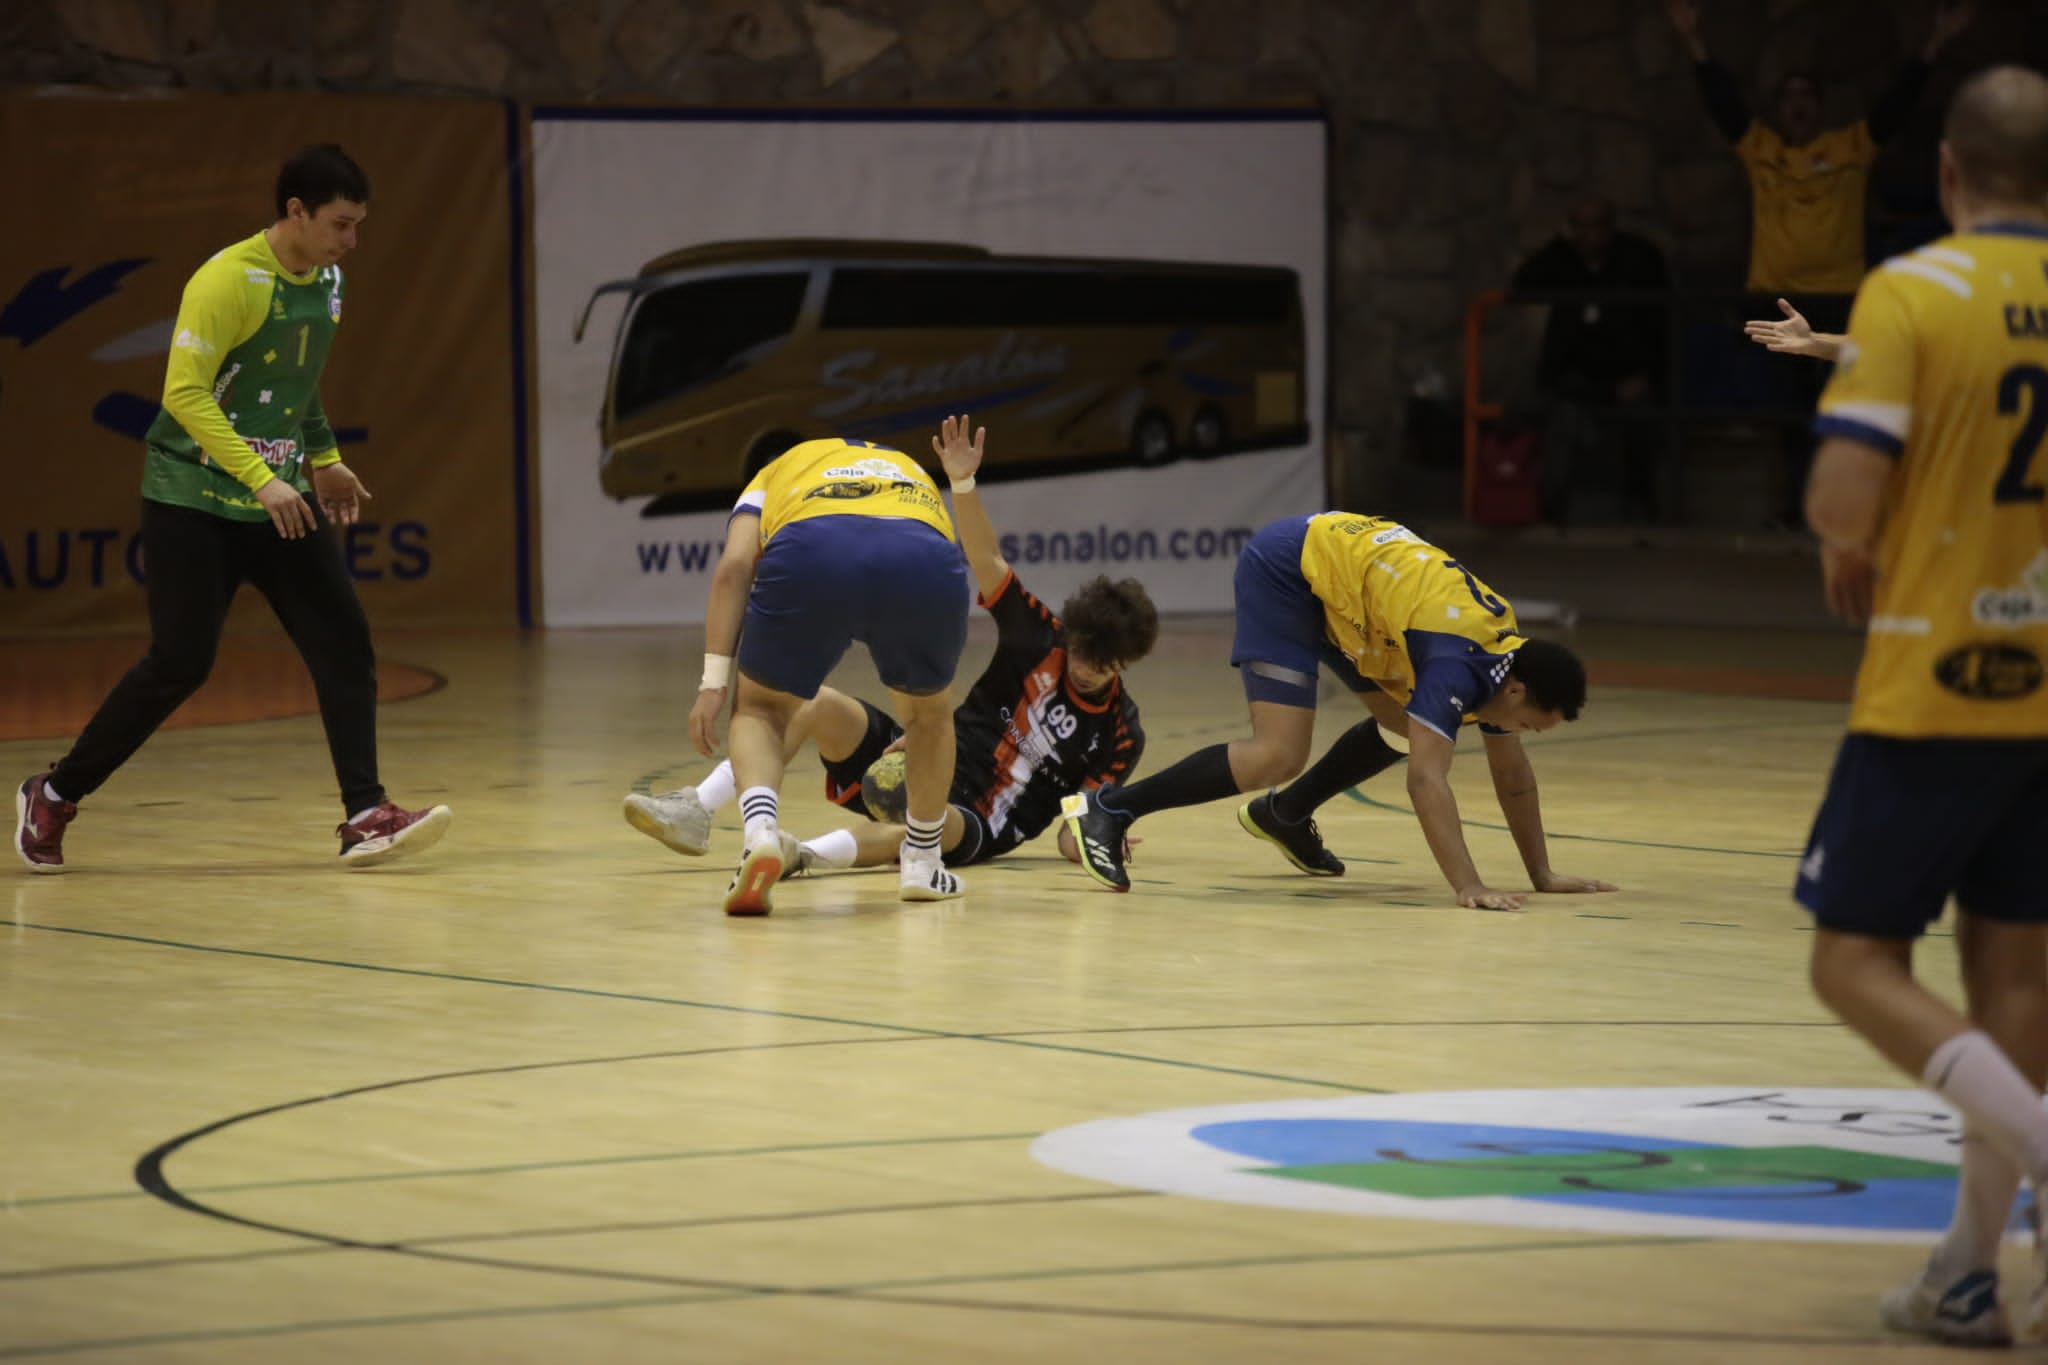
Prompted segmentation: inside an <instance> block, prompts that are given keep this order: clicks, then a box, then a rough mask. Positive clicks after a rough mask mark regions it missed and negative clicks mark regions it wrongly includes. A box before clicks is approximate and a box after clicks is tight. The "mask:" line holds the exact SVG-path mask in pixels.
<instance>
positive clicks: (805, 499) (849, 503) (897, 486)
mask: <svg viewBox="0 0 2048 1365" xmlns="http://www.w3.org/2000/svg"><path fill="white" fill-rule="evenodd" d="M732 510H733V512H734V514H738V513H740V512H757V513H759V514H760V517H761V544H762V545H764V546H765V545H767V543H768V541H769V538H770V537H772V536H773V535H774V534H775V533H776V532H777V531H779V530H781V529H782V528H783V527H785V526H787V525H789V524H790V523H791V522H795V521H806V520H808V519H810V518H811V517H825V516H860V517H897V518H901V519H903V520H905V521H921V522H923V523H924V524H925V525H927V526H929V527H931V528H932V529H933V530H935V531H937V532H938V533H939V534H940V535H942V536H944V537H945V538H946V539H948V540H954V539H956V537H955V535H954V534H953V518H952V516H951V515H950V514H949V513H948V512H947V511H946V504H945V500H944V499H942V498H941V497H940V496H939V486H938V484H936V483H934V482H933V481H932V476H931V475H929V474H927V473H925V472H924V470H923V468H922V467H920V466H919V464H918V463H917V461H916V460H913V459H911V458H910V457H909V456H908V455H905V454H904V453H903V452H902V451H900V450H890V449H888V448H887V447H885V446H871V445H869V444H867V443H866V442H865V441H851V440H839V439H837V438H830V439H826V440H822V441H805V442H802V443H801V444H799V445H794V446H791V447H790V448H789V450H788V451H787V452H786V453H784V454H783V455H782V456H781V457H779V458H777V459H774V460H771V461H769V462H768V464H767V465H766V466H765V467H763V468H762V470H761V472H760V473H758V474H756V475H755V476H754V481H753V482H752V483H750V484H748V485H747V486H746V489H745V491H743V492H742V493H741V494H740V497H739V501H738V502H736V503H734V504H733V509H732Z"/></svg>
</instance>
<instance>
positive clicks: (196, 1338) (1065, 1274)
mask: <svg viewBox="0 0 2048 1365" xmlns="http://www.w3.org/2000/svg"><path fill="white" fill-rule="evenodd" d="M1705 1240H1707V1239H1705V1238H1697V1237H1683V1238H1682V1237H1608V1238H1597V1239H1582V1240H1579V1241H1544V1242H1487V1243H1481V1244H1467V1245H1459V1246H1447V1247H1415V1248H1408V1249H1395V1250H1384V1251H1337V1252H1316V1253H1306V1254H1292V1255H1280V1256H1263V1257H1262V1256H1246V1257H1237V1258H1231V1259H1211V1260H1200V1261H1182V1262H1170V1261H1169V1262H1155V1263H1145V1264H1138V1265H1131V1266H1073V1267H1054V1268H1051V1269H1047V1270H1025V1271H1001V1272H995V1273H984V1274H979V1275H945V1276H936V1277H926V1278H919V1279H905V1280H877V1281H872V1282H869V1283H865V1284H861V1283H856V1284H849V1285H820V1286H817V1287H791V1286H778V1285H762V1286H759V1287H758V1288H750V1289H746V1290H739V1291H734V1290H716V1291H698V1292H694V1293H676V1294H652V1295H641V1296H636V1297H633V1298H622V1299H592V1300H581V1301H579V1300H571V1301H569V1302H565V1303H543V1304H520V1305H516V1306H512V1307H503V1308H463V1309H448V1310H444V1311H441V1312H433V1313H397V1314H387V1315H381V1316H377V1317H366V1318H327V1319H312V1320H309V1321H305V1322H293V1323H275V1324H270V1325H265V1326H254V1327H227V1328H213V1329H193V1330H190V1331H184V1332H162V1333H156V1334H153V1335H148V1336H131V1337H108V1338H101V1339H99V1340H86V1341H70V1342H55V1343H51V1344H49V1345H31V1346H17V1347H7V1348H0V1360H26V1359H31V1358H36V1357H43V1356H58V1355H79V1354H83V1353H86V1352H91V1351H113V1350H132V1349H136V1348H141V1347H149V1346H174V1345H191V1344H194V1343H198V1342H204V1341H238V1340H247V1339H252V1338H261V1337H280V1336H295V1335H300V1334H303V1333H307V1332H329V1331H352V1330H362V1329H375V1328H381V1327H412V1326H424V1325H427V1324H430V1323H442V1322H473V1321H482V1320H489V1319H493V1318H518V1317H540V1316H550V1315H555V1314H569V1313H604V1312H615V1311H620V1310H628V1309H635V1308H668V1307H678V1306H686V1305H691V1304H700V1303H730V1302H733V1301H736V1300H741V1299H757V1298H780V1297H799V1298H821V1299H833V1298H863V1297H869V1296H883V1295H887V1294H889V1293H891V1292H897V1291H903V1290H914V1289H923V1288H936V1287H943V1286H950V1285H972V1284H982V1285H990V1284H1009V1283H1023V1282H1028V1281H1034V1280H1050V1279H1077V1278H1089V1277H1096V1276H1119V1275H1148V1274H1159V1273H1171V1272H1173V1271H1204V1270H1223V1269H1252V1268H1257V1267H1263V1266H1279V1265H1303V1264H1312V1263H1329V1262H1346V1261H1358V1262H1368V1261H1398V1260H1423V1259H1428V1258H1433V1257H1443V1256H1468V1255H1481V1256H1483V1255H1489V1254H1498V1253H1510V1252H1522V1251H1571V1250H1582V1249H1583V1250H1601V1249H1604V1248H1610V1247H1628V1246H1681V1245H1687V1244H1690V1243H1695V1242H1700V1241H1705ZM365 1249H367V1248H365ZM884 1301H886V1300H884ZM961 1306H962V1307H974V1306H976V1305H969V1304H963V1305H961ZM1009 1309H1010V1311H1034V1310H1036V1309H1037V1306H1036V1305H1032V1304H1030V1303H1018V1304H1015V1305H1011V1306H1009ZM1051 1311H1060V1310H1059V1309H1058V1308H1057V1306H1054V1307H1053V1308H1052V1309H1051ZM1108 1311H1109V1313H1110V1315H1112V1316H1114V1315H1115V1313H1116V1310H1114V1309H1111V1310H1108ZM1245 1325H1247V1326H1254V1327H1257V1326H1267V1327H1275V1328H1282V1329H1285V1328H1291V1327H1293V1326H1294V1325H1295V1324H1292V1323H1271V1322H1269V1323H1260V1322H1258V1321H1256V1320H1252V1321H1248V1322H1247V1323H1246V1324H1245ZM1351 1326H1352V1327H1353V1330H1368V1331H1370V1330H1373V1329H1374V1327H1375V1326H1376V1324H1371V1323H1363V1324H1355V1325H1351Z"/></svg>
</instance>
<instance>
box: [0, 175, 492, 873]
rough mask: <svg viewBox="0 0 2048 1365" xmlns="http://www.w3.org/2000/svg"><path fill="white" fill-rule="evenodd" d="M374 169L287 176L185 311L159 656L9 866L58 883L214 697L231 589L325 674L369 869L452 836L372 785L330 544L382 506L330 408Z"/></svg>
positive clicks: (145, 515) (176, 361)
mask: <svg viewBox="0 0 2048 1365" xmlns="http://www.w3.org/2000/svg"><path fill="white" fill-rule="evenodd" d="M369 200H370V183H369V179H368V177H366V176H365V175H364V174H363V172H362V168H361V167H359V166H357V165H356V164H355V162H353V161H351V160H350V159H349V158H348V155H347V154H346V153H344V152H343V151H342V150H341V148H339V147H337V146H333V145H332V144H325V145H320V146H314V147H308V148H306V149H305V150H303V151H301V152H299V153H298V154H297V155H295V156H293V157H292V158H291V159H290V160H289V161H287V162H285V163H284V166H283V168H282V169H281V170H280V171H279V173H278V177H277V219H276V221H275V222H273V223H272V224H271V225H270V226H269V227H267V228H265V229H264V230H263V231H261V232H258V233H256V234H254V235H253V236H250V237H247V238H244V239H243V240H242V241H239V242H236V243H235V244H234V245H232V246H230V247H227V248H226V249H225V250H223V251H221V252H219V253H218V254H216V255H215V256H214V257H213V258H212V259H211V260H209V261H207V262H206V263H205V264H204V265H202V266H200V267H199V269H198V271H197V272H196V273H195V274H194V275H193V276H192V278H191V280H190V281H189V282H187V284H186V285H185V295H184V299H183V300H182V302H181V303H180V304H179V306H178V322H177V330H176V332H175V333H174V334H173V336H172V339H171V354H170V363H169V365H168V367H167V370H166V373H165V376H164V399H163V410H162V411H161V412H159V413H158V414H157V416H156V420H155V421H154V422H152V423H151V424H150V427H149V432H148V435H147V437H146V441H147V453H146V455H145V457H144V464H143V475H142V547H143V554H144V556H145V557H146V561H147V563H148V566H149V584H148V591H149V625H150V645H149V652H148V653H147V654H146V655H144V656H143V658H142V661H141V662H140V663H138V664H136V665H135V667H134V668H132V669H130V670H129V671H128V673H127V675H126V676H125V677H123V678H122V679H121V681H120V682H118V683H116V684H115V685H114V690H113V691H112V692H110V693H108V694H107V697H106V700H105V701H103V702H101V703H100V707H99V710H98V711H97V712H96V713H95V714H94V716H93V718H92V720H91V721H89V722H88V723H87V724H86V727H85V730H84V732H83V733H82V734H81V735H80V736H79V737H78V740H77V742H76V743H75V744H73V745H72V748H71V752H70V753H68V754H66V755H65V756H64V757H63V758H62V759H61V760H59V761H58V763H57V765H56V766H55V767H54V768H52V769H51V770H50V771H49V772H48V773H47V774H37V775H36V776H33V777H31V778H29V779H28V780H27V781H25V782H23V783H22V784H21V787H20V788H19V790H18V791H17V792H16V794H15V815H16V825H15V839H14V845H15V850H16V851H17V852H18V853H19V854H20V855H21V857H22V859H23V860H24V861H25V862H27V863H28V865H29V867H30V868H32V869H33V870H35V871H37V872H62V871H63V870H64V831H65V828H66V826H68V825H69V824H70V822H71V820H72V819H73V818H74V817H75V816H76V815H77V809H78V808H77V803H78V802H80V801H83V800H84V799H85V798H86V797H88V796H90V795H92V793H93V792H95V791H97V790H98V789H99V787H100V786H101V785H102V784H103V783H105V782H106V780H107V779H108V778H109V777H111V776H113V774H114V772H115V770H116V769H118V768H119V767H120V766H121V765H122V764H123V763H125V762H127V761H128V759H129V757H130V756H131V755H132V754H134V753H135V751H136V750H137V749H139V748H141V747H142V745H143V743H144V742H145V741H146V740H148V739H149V737H150V736H151V735H152V734H154V733H155V732H156V729H157V727H158V726H160V725H162V724H163V722H164V721H165V720H166V719H167V718H168V717H169V716H170V714H171V712H173V711H175V710H176V709H177V708H178V706H179V704H180V703H182V702H183V701H184V700H185V699H186V698H187V697H189V696H191V695H192V693H193V692H195V691H197V690H198V688H199V685H200V684H201V683H202V682H204V681H206V675H207V673H208V672H209V671H210V670H211V669H212V667H213V657H214V651H215V649H216V647H217V646H218V645H219V643H220V635H221V627H222V625H223V624H224V623H225V622H226V620H227V613H228V605H229V603H230V602H231V601H232V600H233V598H234V595H235V591H236V589H238V588H239V587H241V585H242V584H244V583H248V584H250V585H252V586H253V587H255V589H256V590H257V591H258V592H260V593H262V594H263V595H264V597H265V598H267V599H268V600H269V602H270V606H271V609H272V610H273V611H275V612H276V613H277V619H278V620H279V621H280V622H281V623H282V624H283V626H284V628H285V633H286V634H288V635H289V636H290V637H291V640H292V643H293V644H294V645H295V646H296V647H297V648H298V651H299V654H300V656H301V657H303V658H304V659H305V661H306V668H307V670H308V671H309V672H310V673H311V674H312V677H313V686H314V690H315V692H316V693H317V695H318V697H319V701H320V720H321V723H322V725H324V726H325V727H326V731H327V747H328V751H329V753H330V754H331V756H332V757H333V760H334V775H335V777H336V779H337V780H338V781H339V783H340V786H341V802H342V810H343V812H344V814H345V817H346V818H345V819H344V821H343V823H342V825H341V826H340V828H339V830H338V831H337V832H338V833H339V835H340V836H341V858H342V861H343V864H344V865H345V866H349V867H363V866H369V865H372V864H375V863H379V862H383V861H386V860H388V859H390V858H394V857H398V856H400V855H403V854H408V853H413V852H416V851H418V850H420V849H423V848H426V847H427V846H428V845H430V844H433V843H434V842H436V841H437V840H439V839H440V837H441V836H442V835H443V834H444V833H446V831H447V827H448V823H449V820H450V818H451V817H450V814H449V811H448V808H447V807H446V806H435V807H433V808H432V809H430V810H423V811H413V810H404V809H401V808H400V807H398V806H395V805H393V804H392V803H391V802H390V801H388V800H386V799H385V795H384V787H383V784H382V783H381V782H380V781H379V780H378V775H377V669H376V658H375V655H374V653H373V651H372V649H371V645H370V624H369V621H368V619H367V618H366V617H365V616H364V614H363V607H362V603H361V602H360V601H359V600H358V599H357V597H356V591H355V585H354V584H353V583H352V582H351V581H350V578H349V573H348V566H347V563H346V561H345V559H344V557H343V550H342V544H341V535H340V532H339V531H338V530H337V529H336V528H337V526H340V525H346V524H347V523H349V522H352V521H354V520H355V519H356V517H357V515H358V512H359V509H360V507H361V504H362V502H363V500H364V499H366V498H368V497H369V496H370V494H369V492H368V490H366V489H365V488H364V487H363V485H362V481H361V480H359V479H358V478H357V477H356V476H355V474H354V473H353V472H351V471H350V469H349V467H348V466H347V465H345V464H343V463H342V462H341V452H340V451H339V450H338V449H337V448H336V446H335V439H334V432H333V430H332V428H330V427H329V426H328V424H327V415H326V413H325V412H324V411H323V410H322V409H321V406H320V371H321V369H322V368H323V367H324V366H325V365H326V363H327V353H328V350H329V348H330V347H331V346H332V345H333V343H334V335H335V332H336V331H337V330H338V329H339V328H340V325H341V315H342V295H343V290H342V274H341V259H342V257H344V256H346V255H348V253H349V252H350V251H351V250H353V249H354V247H355V244H356V230H357V228H358V226H359V225H360V224H361V223H362V221H363V218H364V217H365V216H366V215H367V214H368V212H369Z"/></svg>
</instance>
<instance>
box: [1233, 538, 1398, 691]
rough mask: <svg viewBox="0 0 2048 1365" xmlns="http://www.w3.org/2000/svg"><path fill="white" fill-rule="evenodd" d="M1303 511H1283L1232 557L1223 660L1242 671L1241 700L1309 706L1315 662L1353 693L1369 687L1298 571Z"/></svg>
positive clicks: (1371, 685)
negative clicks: (1231, 601) (1230, 620)
mask: <svg viewBox="0 0 2048 1365" xmlns="http://www.w3.org/2000/svg"><path fill="white" fill-rule="evenodd" d="M1308 522H1309V519H1308V518H1307V517H1286V518H1283V519H1282V520H1280V521H1276V522H1274V523H1272V524H1271V525H1270V526H1267V527H1264V528H1263V529H1261V530H1260V531H1259V533H1258V534H1257V535H1255V536H1253V537H1252V538H1251V540H1250V541H1249V542H1247V543H1246V545H1245V547H1244V549H1243V551H1242V552H1240V553H1239V555H1238V557H1237V573H1236V575H1235V576H1234V577H1233V578H1232V579H1231V591H1232V595H1233V596H1234V597H1235V599H1236V608H1237V626H1236V630H1235V633H1234V634H1233V635H1232V636H1231V640H1230V662H1231V664H1232V665H1233V666H1234V667H1236V668H1237V669H1238V670H1239V672H1240V673H1241V674H1242V675H1243V678H1244V695H1245V699H1246V700H1247V701H1270V702H1277V703H1279V704H1280V705H1282V706H1301V707H1306V708H1307V709H1309V710H1311V711H1313V710H1314V709H1315V705H1316V665H1318V664H1322V665H1324V666H1326V667H1328V668H1329V670H1330V672H1331V673H1333V674H1335V675H1336V678H1337V681H1338V682H1341V683H1343V684H1344V686H1345V687H1347V688H1349V689H1350V690H1351V691H1353V692H1371V691H1373V690H1375V686H1374V684H1373V683H1372V682H1370V681H1369V680H1367V679H1365V678H1363V677H1361V676H1359V672H1358V670H1357V669H1356V668H1354V667H1352V665H1351V660H1349V659H1347V658H1345V657H1344V651H1343V650H1341V649H1338V648H1337V646H1336V645H1334V644H1332V643H1331V642H1330V637H1329V633H1328V632H1327V631H1325V630H1324V629H1323V602H1322V599H1321V598H1319V597H1317V596H1316V595H1315V590H1314V589H1312V588H1310V587H1309V585H1308V579H1306V578H1304V577H1302V573H1301V546H1302V542H1303V540H1304V539H1306V537H1307V535H1308Z"/></svg>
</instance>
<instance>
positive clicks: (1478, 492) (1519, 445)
mask: <svg viewBox="0 0 2048 1365" xmlns="http://www.w3.org/2000/svg"><path fill="white" fill-rule="evenodd" d="M1541 455H1542V445H1541V433H1540V432H1539V431H1537V430H1536V428H1534V427H1532V426H1522V425H1508V424H1503V423H1496V424H1494V425H1493V426H1490V427H1488V428H1487V429H1486V431H1485V433H1484V434H1483V435H1481V436H1480V438H1479V459H1478V462H1477V467H1476V468H1475V469H1474V470H1473V475H1472V477H1473V480H1474V485H1475V486H1474V487H1473V490H1472V520H1473V521H1475V522H1476V523H1478V524H1479V525H1481V526H1527V525H1529V524H1531V523H1532V522H1537V521H1541V520H1542V519H1543V498H1542V483H1543V461H1542V458H1541Z"/></svg>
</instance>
